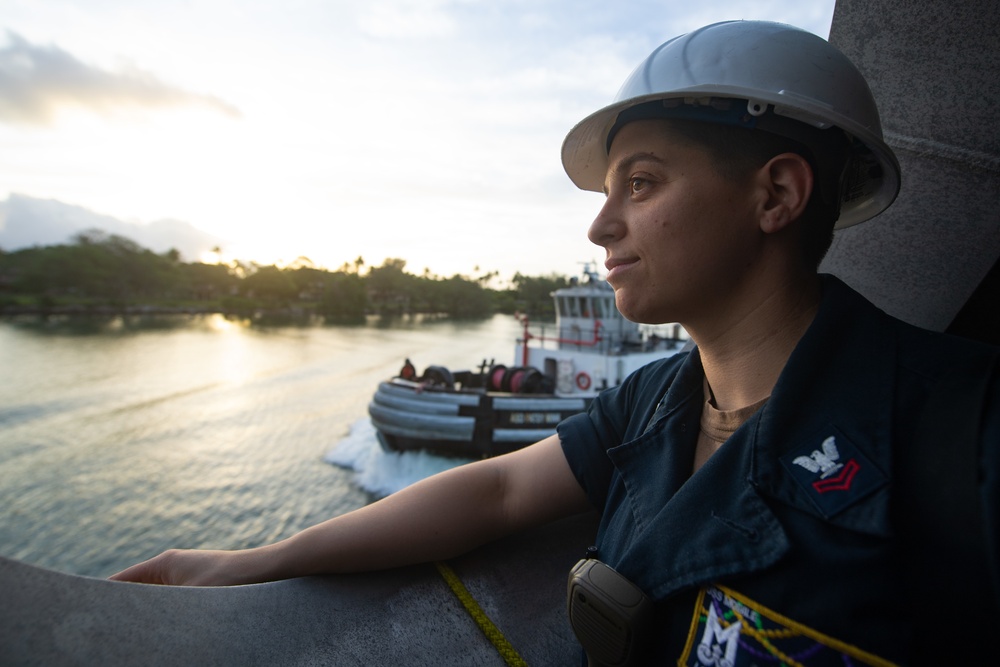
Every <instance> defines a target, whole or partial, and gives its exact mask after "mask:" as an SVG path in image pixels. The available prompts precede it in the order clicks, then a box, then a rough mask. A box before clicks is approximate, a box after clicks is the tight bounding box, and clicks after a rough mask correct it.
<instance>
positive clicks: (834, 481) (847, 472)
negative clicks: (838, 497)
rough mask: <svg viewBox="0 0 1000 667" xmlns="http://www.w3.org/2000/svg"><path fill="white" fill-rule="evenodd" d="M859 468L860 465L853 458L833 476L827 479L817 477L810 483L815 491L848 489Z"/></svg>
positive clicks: (824, 491)
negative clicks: (817, 478)
mask: <svg viewBox="0 0 1000 667" xmlns="http://www.w3.org/2000/svg"><path fill="white" fill-rule="evenodd" d="M859 470H861V466H859V465H858V462H857V461H855V460H854V459H851V460H850V461H848V462H847V463H845V464H844V467H843V469H841V471H840V472H839V473H838V474H837V475H836V476H835V477H830V478H828V479H819V480H816V481H815V482H813V483H812V485H813V488H814V489H816V493H826V492H827V491H849V490H850V488H851V482H853V481H854V476H855V475H857V474H858V471H859Z"/></svg>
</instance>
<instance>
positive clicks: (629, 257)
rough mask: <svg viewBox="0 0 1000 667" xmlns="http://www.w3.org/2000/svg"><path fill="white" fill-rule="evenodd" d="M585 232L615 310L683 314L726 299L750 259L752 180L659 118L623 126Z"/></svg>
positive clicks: (661, 318)
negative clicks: (732, 175)
mask: <svg viewBox="0 0 1000 667" xmlns="http://www.w3.org/2000/svg"><path fill="white" fill-rule="evenodd" d="M608 165H609V166H608V173H607V176H606V178H605V193H606V195H607V200H606V202H605V204H604V206H603V207H602V209H601V211H600V213H599V214H598V216H597V218H596V219H595V220H594V222H593V224H591V226H590V231H589V233H588V236H589V238H590V240H591V241H592V242H594V243H596V244H597V245H599V246H602V247H603V248H604V249H605V251H606V254H607V260H606V262H605V266H606V267H607V269H608V282H609V283H610V284H611V286H612V287H614V288H615V300H616V303H617V305H618V309H619V310H620V311H621V312H622V314H623V315H625V317H627V318H629V319H630V320H633V321H636V322H647V323H662V322H680V323H681V324H686V323H690V322H691V321H694V320H695V319H696V318H698V317H701V316H702V315H704V314H705V313H706V312H710V311H708V310H707V309H710V308H713V307H718V306H719V304H722V303H725V296H726V295H727V294H728V293H729V291H730V290H731V288H732V285H733V284H734V281H736V280H738V279H739V276H740V275H741V271H743V270H744V269H745V268H746V264H747V263H748V262H749V261H752V257H753V252H752V246H753V244H754V243H755V242H756V236H755V234H754V233H753V229H754V228H755V227H756V223H755V221H753V220H752V217H753V211H754V209H755V207H754V189H753V188H752V187H750V180H751V179H747V182H746V183H736V182H733V181H731V180H727V179H726V178H724V177H723V176H721V175H720V174H719V173H718V172H717V171H716V169H715V168H714V167H713V165H712V160H711V156H710V155H709V154H708V152H707V151H705V150H704V149H702V148H701V147H699V146H695V145H693V144H692V143H691V142H690V141H688V140H686V139H684V138H682V137H680V136H678V135H676V134H674V133H672V132H671V131H670V126H669V123H668V122H666V121H661V120H646V121H636V122H634V123H630V124H628V125H626V126H625V127H623V128H622V129H621V130H620V131H619V132H618V134H617V136H616V137H615V139H614V142H613V143H612V145H611V151H610V154H609V157H608Z"/></svg>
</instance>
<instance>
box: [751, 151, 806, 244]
mask: <svg viewBox="0 0 1000 667" xmlns="http://www.w3.org/2000/svg"><path fill="white" fill-rule="evenodd" d="M757 179H758V185H759V187H761V188H762V194H763V196H762V198H761V202H762V203H761V207H760V209H759V211H758V212H759V220H760V228H761V231H763V232H764V233H765V234H773V233H775V232H779V231H781V230H782V229H784V228H785V227H787V226H788V225H789V224H791V223H792V222H794V221H795V220H798V219H799V218H800V217H801V216H802V213H803V212H804V211H805V210H806V205H807V204H808V203H809V196H810V195H811V194H812V189H813V171H812V167H810V166H809V162H808V161H807V160H806V159H805V158H804V157H802V156H801V155H798V154H797V153H782V154H781V155H775V156H774V157H773V158H771V159H770V160H768V162H767V164H765V165H764V166H763V167H761V168H760V169H759V170H758V171H757Z"/></svg>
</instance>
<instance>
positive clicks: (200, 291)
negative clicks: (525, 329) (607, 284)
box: [0, 229, 569, 322]
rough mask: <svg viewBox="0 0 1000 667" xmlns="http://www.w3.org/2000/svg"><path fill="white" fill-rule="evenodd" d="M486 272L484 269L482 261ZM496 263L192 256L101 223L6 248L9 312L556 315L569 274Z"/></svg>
mask: <svg viewBox="0 0 1000 667" xmlns="http://www.w3.org/2000/svg"><path fill="white" fill-rule="evenodd" d="M477 272H478V269H477ZM497 277H498V276H497V273H496V272H487V273H483V274H482V275H477V276H465V275H458V274H456V275H453V276H451V277H448V278H445V277H441V276H437V275H434V274H432V273H431V272H430V270H429V269H425V270H424V272H423V273H422V274H420V275H415V274H412V273H409V272H407V271H406V260H404V259H398V258H390V259H386V260H385V261H384V262H383V263H382V264H381V265H379V266H373V267H367V266H366V265H365V262H364V259H363V258H361V257H358V259H357V260H355V261H354V262H353V263H345V264H344V265H343V266H342V267H341V268H340V269H338V270H336V271H330V270H327V269H324V268H318V267H316V266H314V265H313V263H312V262H311V261H310V260H308V259H307V258H305V257H300V258H299V259H298V260H296V261H295V262H293V263H292V264H290V265H288V266H285V267H279V266H276V265H259V264H256V263H253V262H243V261H233V262H231V263H229V264H206V263H202V262H184V261H182V258H181V256H180V253H179V252H178V251H176V250H169V251H167V252H165V253H162V254H158V253H155V252H153V251H151V250H149V249H147V248H144V247H142V246H140V245H139V244H138V243H136V242H135V241H132V240H131V239H128V238H125V237H123V236H118V235H114V234H107V233H105V232H103V231H101V230H96V229H94V230H87V231H85V232H81V233H79V234H77V235H76V236H75V237H74V238H73V239H72V240H71V242H70V243H67V244H64V245H51V246H38V247H32V248H24V249H21V250H17V251H13V252H4V251H3V250H0V313H19V312H40V313H46V312H81V313H87V312H108V311H125V310H130V309H137V308H139V309H143V310H146V311H152V312H221V313H226V314H232V315H238V316H255V315H260V314H262V313H263V314H279V315H280V314H286V315H291V316H302V317H304V316H320V317H322V318H324V319H326V320H329V321H338V322H350V321H360V320H362V319H364V317H365V316H366V315H370V314H377V315H401V314H413V313H430V314H441V315H446V316H449V317H454V318H482V317H487V316H490V315H492V314H494V313H513V312H516V311H521V312H524V313H527V314H529V315H531V316H532V317H542V318H548V317H552V316H553V315H554V313H553V305H552V297H551V293H552V291H554V290H556V289H558V288H560V287H565V286H566V285H568V284H569V279H568V278H567V277H565V276H561V275H558V274H551V275H548V276H525V275H522V274H521V273H516V274H515V275H514V277H513V278H512V279H511V281H510V285H509V287H505V288H493V287H491V286H490V284H491V283H492V282H494V281H495V279H496V278H497Z"/></svg>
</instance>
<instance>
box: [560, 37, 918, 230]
mask: <svg viewBox="0 0 1000 667" xmlns="http://www.w3.org/2000/svg"><path fill="white" fill-rule="evenodd" d="M733 100H739V101H740V102H738V103H737V102H733ZM744 101H745V104H744V103H743V102H744ZM651 102H652V103H654V104H652V105H650V104H649V103H651ZM657 103H658V104H657ZM640 105H642V106H643V108H644V109H648V108H649V107H650V106H652V107H657V106H658V107H659V108H660V109H661V111H660V112H658V113H655V114H654V113H650V114H649V115H645V116H643V115H638V114H640V113H643V111H642V109H637V107H640ZM626 110H633V114H635V115H636V117H637V118H638V117H647V118H648V117H681V118H689V119H690V118H693V119H699V120H709V121H712V122H723V123H726V124H732V125H741V126H744V127H748V128H754V127H756V128H758V129H763V130H767V131H769V132H773V133H775V134H781V135H785V136H790V137H791V138H793V139H798V138H799V137H797V136H794V135H795V134H797V133H796V132H794V131H792V130H794V127H797V126H799V123H805V124H807V125H809V126H812V127H813V128H819V129H821V130H826V129H829V128H832V127H837V128H840V129H841V130H843V131H844V132H845V133H847V135H848V137H849V139H850V142H851V161H850V164H849V166H848V170H847V173H846V174H845V182H844V185H843V187H842V188H841V195H840V196H841V202H840V218H839V219H838V220H837V223H836V227H837V228H841V227H847V226H850V225H853V224H856V223H859V222H863V221H865V220H868V219H870V218H873V217H875V216H876V215H878V214H879V213H881V212H882V211H884V210H885V209H886V208H888V206H889V205H890V204H891V203H892V202H893V200H894V199H895V198H896V195H897V194H898V193H899V176H900V174H899V162H898V161H897V160H896V156H895V155H894V154H893V152H892V149H890V148H889V146H887V145H886V143H885V141H883V139H882V125H881V122H880V121H879V115H878V109H877V107H876V106H875V99H874V97H873V96H872V93H871V90H870V89H869V88H868V84H867V83H866V82H865V80H864V77H863V76H861V73H860V72H859V71H858V70H857V68H856V67H854V65H853V64H852V63H851V62H850V61H849V60H848V59H847V57H846V56H845V55H844V54H842V53H841V52H840V51H838V50H837V49H836V48H835V47H834V46H833V45H831V44H830V43H829V42H827V41H826V40H824V39H823V38H821V37H819V36H817V35H814V34H812V33H810V32H806V31H805V30H801V29H799V28H794V27H792V26H787V25H782V24H780V23H770V22H764V21H728V22H724V23H716V24H713V25H710V26H707V27H705V28H702V29H700V30H696V31H694V32H690V33H688V34H686V35H681V36H680V37H675V38H674V39H672V40H670V41H668V42H666V43H665V44H663V45H661V46H660V47H659V48H657V49H656V50H655V51H653V53H652V54H650V55H649V57H647V58H646V60H644V61H643V62H642V64H640V65H639V67H637V68H636V70H635V71H634V72H632V74H631V75H630V76H629V78H628V79H627V80H626V81H625V84H624V85H623V86H622V88H621V90H619V91H618V95H617V96H616V97H615V101H614V102H613V103H612V104H611V105H609V106H607V107H604V108H603V109H601V110H600V111H597V112H596V113H594V114H591V115H590V116H588V117H587V118H585V119H584V120H583V121H581V122H580V123H579V124H577V126H576V127H574V128H573V129H572V130H570V132H569V134H568V135H567V136H566V140H565V141H564V142H563V147H562V160H563V166H564V168H565V169H566V173H567V174H569V177H570V179H571V180H572V181H573V183H575V184H576V185H577V186H578V187H580V188H582V189H584V190H594V191H597V192H600V191H602V190H603V188H604V178H605V175H606V172H607V168H608V148H609V143H610V142H609V140H610V139H611V138H612V131H613V130H614V131H616V130H617V127H616V123H618V126H620V124H621V123H620V122H619V121H620V120H621V121H622V122H626V121H627V120H628V119H629V114H624V115H623V117H622V118H621V119H620V118H619V115H620V114H622V112H623V111H626ZM788 119H792V120H794V121H798V122H789V120H788Z"/></svg>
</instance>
